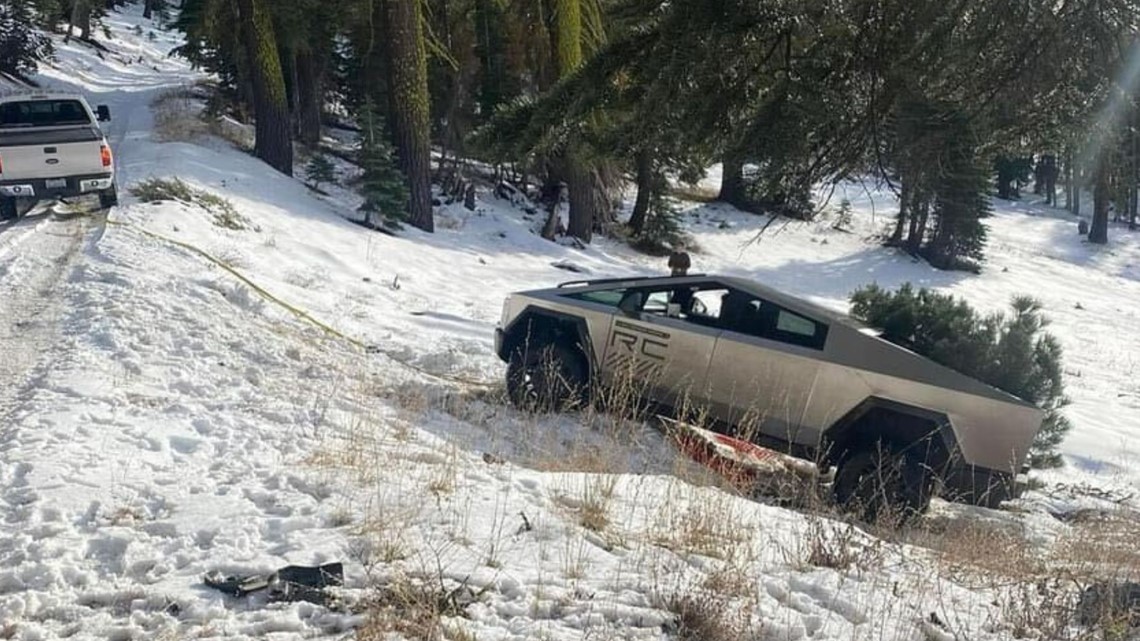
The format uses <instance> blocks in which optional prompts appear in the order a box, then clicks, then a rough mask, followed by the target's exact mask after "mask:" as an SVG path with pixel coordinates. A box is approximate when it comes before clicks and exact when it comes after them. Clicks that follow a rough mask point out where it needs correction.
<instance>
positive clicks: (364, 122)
mask: <svg viewBox="0 0 1140 641" xmlns="http://www.w3.org/2000/svg"><path fill="white" fill-rule="evenodd" d="M358 120H359V125H360V130H361V133H360V146H359V148H358V150H357V163H358V164H359V165H360V167H361V169H362V170H363V172H364V175H363V177H362V180H361V185H360V194H361V196H363V197H364V203H363V204H362V205H361V206H360V211H361V212H364V214H365V220H366V221H367V222H368V224H370V225H376V224H378V222H377V220H376V218H377V217H379V218H381V219H383V220H384V221H385V222H388V223H395V224H398V223H400V222H407V220H408V186H407V179H406V178H405V176H404V174H403V173H402V172H401V171H400V169H399V166H398V164H397V161H396V156H395V152H394V150H393V149H392V144H391V143H389V142H388V133H387V131H386V130H385V127H384V123H383V120H382V119H381V118H380V116H379V115H378V114H377V113H376V109H375V108H374V107H372V105H371V104H368V103H366V104H365V105H364V106H363V107H362V108H361V110H360V115H359V118H358Z"/></svg>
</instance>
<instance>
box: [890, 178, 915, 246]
mask: <svg viewBox="0 0 1140 641" xmlns="http://www.w3.org/2000/svg"><path fill="white" fill-rule="evenodd" d="M909 200H910V182H909V181H907V180H906V179H903V181H902V186H901V188H900V189H899V216H898V219H897V220H895V231H894V233H893V234H891V241H890V244H891V246H892V247H898V246H899V245H902V239H903V229H904V228H905V227H906V222H907V209H908V208H909V207H910V202H909Z"/></svg>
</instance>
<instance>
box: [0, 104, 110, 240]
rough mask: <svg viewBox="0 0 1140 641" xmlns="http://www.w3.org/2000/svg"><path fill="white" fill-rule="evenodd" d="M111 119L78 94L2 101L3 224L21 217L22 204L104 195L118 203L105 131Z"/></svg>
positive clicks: (105, 203)
mask: <svg viewBox="0 0 1140 641" xmlns="http://www.w3.org/2000/svg"><path fill="white" fill-rule="evenodd" d="M110 119H111V112H110V110H109V109H108V108H107V107H105V106H99V108H98V109H96V110H94V111H92V109H91V106H90V105H89V104H88V103H87V100H85V99H84V98H83V96H81V95H74V94H48V93H33V94H15V95H9V96H0V220H10V219H14V218H16V217H17V215H18V211H19V208H18V207H17V201H19V200H23V201H25V202H32V203H35V202H37V201H40V200H47V199H53V198H68V197H76V196H86V195H98V197H99V205H100V206H101V207H102V208H104V209H106V208H109V207H112V206H114V205H115V204H117V203H118V194H117V192H116V189H115V162H114V157H113V156H112V153H111V145H110V144H109V143H108V142H107V138H106V136H104V135H103V131H102V130H101V129H100V128H99V123H100V122H107V121H109V120H110Z"/></svg>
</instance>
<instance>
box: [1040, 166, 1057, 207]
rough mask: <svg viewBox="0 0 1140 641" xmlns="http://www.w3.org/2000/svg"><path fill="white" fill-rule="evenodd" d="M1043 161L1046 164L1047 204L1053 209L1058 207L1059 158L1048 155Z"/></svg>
mask: <svg viewBox="0 0 1140 641" xmlns="http://www.w3.org/2000/svg"><path fill="white" fill-rule="evenodd" d="M1043 161H1044V162H1045V171H1044V174H1045V189H1044V191H1045V204H1046V205H1051V206H1053V207H1056V206H1057V156H1056V155H1054V154H1047V155H1046V156H1045V157H1044V158H1043Z"/></svg>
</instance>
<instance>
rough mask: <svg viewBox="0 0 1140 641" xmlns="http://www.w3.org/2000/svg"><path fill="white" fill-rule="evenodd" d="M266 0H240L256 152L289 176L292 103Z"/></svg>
mask: <svg viewBox="0 0 1140 641" xmlns="http://www.w3.org/2000/svg"><path fill="white" fill-rule="evenodd" d="M262 3H263V0H238V10H239V11H240V12H241V20H242V25H241V26H242V30H243V31H244V34H243V35H244V37H243V40H244V42H245V52H246V57H247V59H248V60H249V75H250V81H251V84H252V85H253V87H252V88H253V111H254V118H255V119H256V121H255V127H254V132H255V136H256V138H255V141H254V154H255V155H256V156H257V157H258V158H260V159H261V160H263V161H265V162H266V163H268V164H269V165H270V166H271V167H273V168H274V169H276V170H277V171H279V172H281V173H283V174H285V175H286V176H292V175H293V144H292V138H291V137H290V135H289V103H288V102H287V101H286V97H285V77H284V76H283V75H282V73H281V58H280V57H279V55H278V53H277V38H276V36H275V34H274V33H273V23H272V22H271V21H270V19H269V13H268V12H267V11H266V10H265V6H264V4H262Z"/></svg>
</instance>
